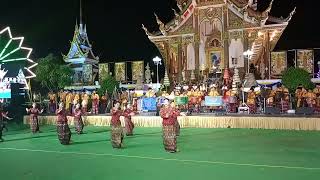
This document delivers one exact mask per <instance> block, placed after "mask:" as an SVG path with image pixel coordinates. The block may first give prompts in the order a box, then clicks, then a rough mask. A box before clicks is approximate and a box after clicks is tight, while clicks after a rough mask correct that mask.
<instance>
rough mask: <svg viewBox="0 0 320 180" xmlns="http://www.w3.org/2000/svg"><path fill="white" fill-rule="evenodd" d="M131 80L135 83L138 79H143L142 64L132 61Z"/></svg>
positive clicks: (141, 62)
mask: <svg viewBox="0 0 320 180" xmlns="http://www.w3.org/2000/svg"><path fill="white" fill-rule="evenodd" d="M131 67H132V80H133V81H137V80H138V79H139V78H143V74H144V73H143V70H144V62H143V61H134V62H132V65H131Z"/></svg>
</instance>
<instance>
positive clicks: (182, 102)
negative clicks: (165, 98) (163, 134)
mask: <svg viewBox="0 0 320 180" xmlns="http://www.w3.org/2000/svg"><path fill="white" fill-rule="evenodd" d="M174 102H175V103H176V105H186V104H188V97H187V96H179V97H175V98H174Z"/></svg>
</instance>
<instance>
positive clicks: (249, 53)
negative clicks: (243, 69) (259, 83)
mask: <svg viewBox="0 0 320 180" xmlns="http://www.w3.org/2000/svg"><path fill="white" fill-rule="evenodd" d="M243 55H244V56H245V57H246V58H247V59H248V69H247V73H248V74H249V69H250V62H249V61H250V59H251V56H252V55H253V52H252V51H251V50H250V49H248V50H247V51H245V52H243Z"/></svg>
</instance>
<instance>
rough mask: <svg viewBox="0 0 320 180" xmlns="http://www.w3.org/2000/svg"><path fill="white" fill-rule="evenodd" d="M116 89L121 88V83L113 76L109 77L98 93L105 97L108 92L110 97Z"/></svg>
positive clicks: (105, 79) (103, 81) (104, 80)
mask: <svg viewBox="0 0 320 180" xmlns="http://www.w3.org/2000/svg"><path fill="white" fill-rule="evenodd" d="M114 88H117V89H118V88H119V82H118V81H117V80H116V78H115V77H113V76H111V75H107V76H106V77H105V78H104V79H103V80H102V83H101V88H100V89H99V91H98V94H99V95H104V93H105V92H106V90H107V91H108V94H109V95H112V93H113V91H114Z"/></svg>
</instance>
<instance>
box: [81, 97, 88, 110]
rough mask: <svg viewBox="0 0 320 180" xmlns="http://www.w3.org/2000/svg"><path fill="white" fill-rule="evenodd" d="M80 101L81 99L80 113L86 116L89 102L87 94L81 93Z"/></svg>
mask: <svg viewBox="0 0 320 180" xmlns="http://www.w3.org/2000/svg"><path fill="white" fill-rule="evenodd" d="M81 99H82V102H81V105H82V113H83V114H86V113H87V112H88V102H89V95H88V94H87V92H83V94H82V97H81Z"/></svg>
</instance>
